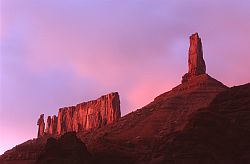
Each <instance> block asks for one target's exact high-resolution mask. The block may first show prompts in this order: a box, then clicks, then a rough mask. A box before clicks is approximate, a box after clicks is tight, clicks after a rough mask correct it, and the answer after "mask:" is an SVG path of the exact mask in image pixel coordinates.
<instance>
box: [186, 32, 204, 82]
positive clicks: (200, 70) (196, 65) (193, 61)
mask: <svg viewBox="0 0 250 164" xmlns="http://www.w3.org/2000/svg"><path fill="white" fill-rule="evenodd" d="M189 39H190V46H189V51H188V73H186V74H185V75H184V76H183V77H182V83H184V82H187V81H188V80H189V79H190V78H192V77H194V76H198V75H202V74H205V73H206V64H205V61H204V59H203V50H202V42H201V38H200V37H199V35H198V33H195V34H192V35H191V36H190V38H189Z"/></svg>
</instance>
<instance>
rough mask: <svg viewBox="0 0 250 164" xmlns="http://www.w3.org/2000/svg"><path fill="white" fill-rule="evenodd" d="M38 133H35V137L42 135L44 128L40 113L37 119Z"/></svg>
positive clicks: (42, 116) (42, 115)
mask: <svg viewBox="0 0 250 164" xmlns="http://www.w3.org/2000/svg"><path fill="white" fill-rule="evenodd" d="M37 125H38V133H37V138H39V137H42V136H44V134H45V133H44V128H45V123H44V114H41V115H40V117H39V119H38V121H37Z"/></svg>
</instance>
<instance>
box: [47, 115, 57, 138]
mask: <svg viewBox="0 0 250 164" xmlns="http://www.w3.org/2000/svg"><path fill="white" fill-rule="evenodd" d="M56 131H57V116H55V115H54V116H52V117H51V116H48V118H47V124H46V129H45V132H46V134H50V135H52V134H55V133H56Z"/></svg>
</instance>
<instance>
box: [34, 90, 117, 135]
mask: <svg viewBox="0 0 250 164" xmlns="http://www.w3.org/2000/svg"><path fill="white" fill-rule="evenodd" d="M41 116H42V120H43V115H41ZM41 116H40V118H39V120H38V122H39V124H38V125H39V134H38V137H40V136H43V135H44V134H47V135H62V134H64V133H66V132H72V131H74V132H79V131H84V130H88V129H91V128H99V127H102V126H104V125H106V124H110V123H112V122H115V121H117V120H118V119H119V118H120V117H121V111H120V99H119V94H118V93H117V92H114V93H110V94H107V95H104V96H102V97H100V98H99V99H97V100H92V101H89V102H84V103H81V104H77V105H76V106H71V107H64V108H60V109H59V112H58V117H57V116H53V117H51V116H48V119H47V125H46V130H45V132H44V121H42V120H41ZM40 122H43V123H40ZM42 125H43V129H42V128H41V127H42Z"/></svg>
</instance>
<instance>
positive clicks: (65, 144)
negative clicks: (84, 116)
mask: <svg viewBox="0 0 250 164" xmlns="http://www.w3.org/2000/svg"><path fill="white" fill-rule="evenodd" d="M90 157H91V154H90V153H89V152H88V150H87V147H86V146H85V144H84V143H83V142H82V141H81V139H79V138H77V136H76V133H75V132H69V133H65V134H64V135H62V136H61V137H60V138H59V139H55V138H52V137H51V138H49V139H48V140H47V143H46V145H45V148H44V150H43V152H42V153H41V155H40V156H39V157H38V159H37V160H36V162H35V164H57V163H58V164H63V163H65V164H66V163H72V164H89V163H90Z"/></svg>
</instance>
